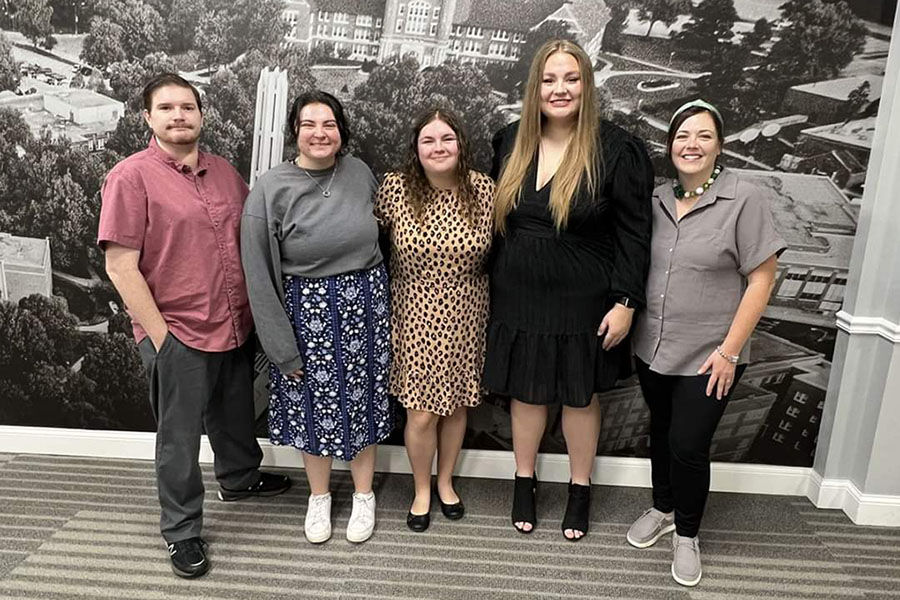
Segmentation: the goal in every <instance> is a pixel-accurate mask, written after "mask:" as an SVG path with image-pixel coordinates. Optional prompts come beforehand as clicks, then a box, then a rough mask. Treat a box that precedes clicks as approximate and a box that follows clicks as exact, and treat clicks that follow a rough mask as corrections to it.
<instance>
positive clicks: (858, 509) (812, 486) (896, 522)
mask: <svg viewBox="0 0 900 600" xmlns="http://www.w3.org/2000/svg"><path fill="white" fill-rule="evenodd" d="M154 439H155V434H154V433H152V432H135V431H97V430H84V429H61V428H55V427H13V426H6V425H0V452H7V453H23V454H53V455H59V456H91V457H99V458H126V459H142V460H153V453H154V447H155V444H154ZM259 443H260V446H261V447H262V449H263V465H265V466H270V467H283V468H297V467H300V466H302V460H301V455H300V453H299V452H297V451H296V450H295V449H293V448H286V447H284V446H273V445H272V444H271V443H270V442H269V441H268V440H264V439H261V440H259ZM212 460H213V453H212V448H211V447H210V445H209V440H207V438H206V436H204V437H203V439H202V442H201V445H200V462H203V463H211V462H212ZM335 468H336V469H341V470H343V469H346V468H347V465H346V463H342V462H339V461H338V462H335ZM375 468H376V470H377V471H379V472H385V473H409V472H410V469H409V461H408V460H407V458H406V450H405V449H404V448H403V447H400V446H381V447H379V449H378V458H377V460H376V466H375ZM537 470H538V473H539V474H540V478H541V480H542V481H553V482H563V483H564V482H566V481H568V480H569V462H568V458H567V457H566V456H565V455H560V454H541V455H540V456H539V457H538V465H537ZM457 472H458V474H459V475H460V476H462V477H481V478H489V479H511V478H512V476H513V473H514V472H515V461H514V460H513V455H512V452H505V451H492V450H463V451H462V454H461V455H460V459H459V465H458V468H457ZM592 478H593V482H594V483H596V484H599V485H615V486H625V487H650V461H649V460H647V459H645V458H623V457H616V456H601V457H598V458H597V461H596V463H595V465H594V472H593V475H592ZM711 489H712V490H713V491H716V492H736V493H744V494H776V495H785V496H806V497H808V498H809V499H810V500H811V501H812V502H813V504H815V505H816V506H818V507H819V508H837V509H841V510H843V511H844V512H845V513H847V515H848V516H849V517H850V518H851V519H852V520H853V522H854V523H857V524H860V525H888V526H900V496H879V495H875V494H863V493H861V492H860V491H859V489H858V488H857V487H856V486H855V485H854V484H853V483H852V482H850V481H845V480H824V481H823V480H822V478H821V476H820V475H819V474H818V473H816V472H815V471H813V470H812V469H810V468H806V467H782V466H778V465H758V464H743V463H713V465H712V481H711Z"/></svg>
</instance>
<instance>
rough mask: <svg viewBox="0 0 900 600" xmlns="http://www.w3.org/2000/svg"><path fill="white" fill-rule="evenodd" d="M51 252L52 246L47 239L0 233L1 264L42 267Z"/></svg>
mask: <svg viewBox="0 0 900 600" xmlns="http://www.w3.org/2000/svg"><path fill="white" fill-rule="evenodd" d="M49 252H50V245H49V244H48V243H47V240H45V239H42V238H30V237H21V236H18V235H12V234H9V233H0V262H5V263H12V264H19V265H34V266H38V267H41V266H43V265H44V264H45V263H46V261H47V259H48V258H49Z"/></svg>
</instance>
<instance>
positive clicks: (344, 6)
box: [284, 0, 610, 67]
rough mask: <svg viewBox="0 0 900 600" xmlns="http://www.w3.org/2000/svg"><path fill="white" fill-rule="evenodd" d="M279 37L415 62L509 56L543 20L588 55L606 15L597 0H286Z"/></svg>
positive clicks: (354, 54) (508, 59) (350, 54)
mask: <svg viewBox="0 0 900 600" xmlns="http://www.w3.org/2000/svg"><path fill="white" fill-rule="evenodd" d="M284 18H285V20H286V21H287V22H288V23H289V24H290V31H289V33H288V36H287V39H288V41H289V42H291V43H295V44H300V45H303V46H305V47H306V48H307V49H309V50H312V49H313V48H316V47H319V46H321V45H323V44H329V45H330V47H331V49H332V51H333V52H334V53H335V54H336V55H338V56H346V57H347V58H350V59H360V60H362V59H376V60H378V61H379V62H381V61H383V60H385V59H387V58H389V57H391V56H406V55H413V56H415V57H416V59H417V60H418V61H419V64H420V65H422V66H423V67H428V66H432V65H438V64H441V63H444V62H446V61H448V60H456V61H459V62H464V63H465V62H473V63H480V64H486V63H491V62H494V63H512V62H514V61H516V60H517V59H518V58H519V54H520V49H521V46H522V44H524V43H525V34H526V33H528V31H530V30H532V29H535V28H537V27H538V26H540V25H541V24H542V23H544V22H546V21H561V22H565V23H567V24H568V25H569V30H570V31H572V32H573V33H574V34H575V35H576V37H577V39H578V41H579V43H581V45H582V46H584V48H585V49H586V50H587V51H588V53H589V54H591V55H596V53H597V52H598V51H599V50H600V46H601V41H602V39H603V32H604V30H605V29H606V25H607V23H609V19H610V15H609V9H608V8H607V6H606V4H605V2H603V0H506V1H504V2H497V1H495V0H288V1H287V2H286V3H285V8H284Z"/></svg>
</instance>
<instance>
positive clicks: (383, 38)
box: [0, 0, 897, 465]
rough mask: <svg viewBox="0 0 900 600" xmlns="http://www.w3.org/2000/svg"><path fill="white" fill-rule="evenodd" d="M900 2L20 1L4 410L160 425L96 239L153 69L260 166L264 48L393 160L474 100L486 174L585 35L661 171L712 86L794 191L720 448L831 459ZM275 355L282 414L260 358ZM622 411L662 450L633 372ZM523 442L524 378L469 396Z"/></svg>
mask: <svg viewBox="0 0 900 600" xmlns="http://www.w3.org/2000/svg"><path fill="white" fill-rule="evenodd" d="M896 4H897V3H896V0H885V1H883V2H882V1H868V0H787V1H785V0H700V1H694V2H692V1H691V0H74V1H73V0H5V1H0V28H2V30H3V32H2V34H0V90H2V91H0V424H7V425H35V426H38V425H39V426H57V427H74V428H89V429H119V430H153V429H154V426H153V421H152V415H151V414H150V411H149V407H148V406H147V401H146V383H145V380H144V376H143V374H142V372H141V366H140V360H139V358H138V356H137V353H136V351H135V348H134V344H133V340H132V339H131V334H130V323H129V318H128V315H127V313H126V312H125V311H124V310H123V305H122V302H121V299H120V298H119V297H118V296H117V294H116V293H115V291H114V290H113V288H112V286H111V284H110V283H109V281H108V279H107V277H106V275H105V273H104V269H103V257H102V253H101V252H100V251H99V250H98V248H97V247H96V245H95V235H96V228H97V218H98V213H99V206H100V199H99V188H100V185H101V183H102V178H103V176H104V174H105V172H106V171H107V170H108V169H109V168H110V167H111V166H112V165H113V164H115V162H116V161H118V160H120V159H121V158H122V157H124V156H127V155H129V154H131V153H132V152H135V151H137V150H140V149H142V148H144V147H145V146H146V143H147V140H148V132H147V129H146V125H145V124H144V122H143V118H142V115H141V112H140V109H141V100H140V97H139V96H140V89H141V86H142V83H143V82H144V81H145V80H146V79H148V77H149V76H151V75H152V74H154V73H157V72H162V71H178V72H180V73H181V74H182V75H184V76H185V77H186V78H188V79H189V80H191V81H192V82H193V83H194V84H195V85H196V86H197V87H198V88H200V89H201V90H202V93H203V95H204V104H205V126H204V138H203V145H204V147H205V148H206V149H207V150H209V151H212V152H215V153H217V154H220V155H222V156H224V157H226V158H227V159H228V160H230V161H231V162H232V163H233V164H235V165H236V166H237V167H238V169H239V170H240V171H241V172H242V173H243V174H244V175H245V176H246V175H248V173H249V168H250V162H251V152H252V129H253V120H254V112H255V101H256V100H255V99H256V84H257V80H258V76H259V72H260V70H261V69H262V68H264V67H279V68H281V69H284V70H286V71H287V73H288V76H289V82H290V92H291V95H294V94H296V93H298V92H299V91H300V90H304V89H309V88H313V87H317V88H321V89H325V90H327V91H329V92H332V93H334V94H336V95H337V96H338V97H340V98H341V99H342V100H343V101H344V102H345V104H346V106H347V107H348V113H349V115H350V119H351V126H352V130H353V136H354V137H353V140H352V143H351V150H352V152H353V153H354V154H356V155H357V156H359V157H361V158H363V159H364V160H365V161H366V162H367V163H368V164H369V165H370V166H371V167H372V169H373V170H374V171H375V172H376V173H377V174H378V175H379V176H381V175H383V174H384V173H385V172H387V171H389V170H391V169H392V168H394V167H396V166H397V165H398V164H399V161H400V159H401V156H400V153H401V152H402V148H403V139H404V136H405V133H406V129H407V127H408V125H409V123H408V120H409V116H410V115H411V114H415V112H416V111H417V109H419V108H421V107H424V106H425V105H429V104H434V103H437V104H443V105H447V106H450V107H452V108H454V109H455V110H456V111H457V112H459V113H461V114H464V115H465V117H466V123H467V127H468V130H469V135H470V139H471V140H472V143H473V144H474V147H475V155H476V159H477V164H478V167H479V168H481V169H486V168H487V165H488V164H489V160H490V145H489V141H490V136H491V134H492V133H493V132H494V131H496V130H497V129H498V128H499V127H501V126H502V125H503V124H504V123H506V122H509V121H511V120H514V119H515V118H517V115H518V112H519V110H520V106H521V104H520V100H521V93H522V84H523V80H524V79H525V77H526V75H527V69H528V65H529V62H530V58H531V56H532V54H533V52H534V50H535V49H536V48H537V47H538V46H539V45H540V44H541V43H542V42H543V41H545V40H547V39H550V38H554V37H566V38H570V39H574V40H577V41H578V42H579V43H580V44H581V45H582V46H583V47H584V48H585V49H586V50H587V51H588V53H589V54H590V56H591V57H592V59H593V61H594V71H595V78H596V83H597V86H598V89H599V91H600V94H599V97H600V100H599V101H600V103H601V105H602V106H601V109H602V111H603V113H604V114H605V116H606V117H607V118H609V119H612V120H613V121H615V122H617V123H619V124H620V125H622V126H624V127H626V128H627V129H629V130H631V131H632V132H634V133H635V134H637V135H639V136H640V137H641V138H643V139H644V140H646V143H647V146H648V148H649V150H650V152H651V154H652V156H653V160H654V164H655V167H656V170H657V177H658V180H659V181H662V180H663V179H664V178H665V177H668V176H671V173H669V171H668V166H667V164H666V163H667V161H666V160H665V158H664V156H663V145H664V139H665V129H666V126H667V122H668V116H669V115H670V114H671V112H672V110H673V109H674V108H675V107H676V106H677V105H679V104H680V103H682V102H684V101H685V100H687V99H693V98H695V97H698V96H702V97H704V98H706V99H707V100H709V101H711V102H713V103H715V104H717V105H718V106H719V107H721V108H722V110H723V112H724V114H725V121H726V128H727V132H726V133H727V139H726V150H725V154H724V157H723V159H722V160H723V162H724V163H725V164H727V165H728V166H730V167H733V168H736V169H740V170H742V172H743V173H744V174H745V175H746V176H747V177H749V178H750V179H752V180H754V181H755V182H756V183H758V184H759V185H763V186H766V187H770V188H773V191H774V192H775V197H776V198H777V203H776V205H775V206H774V210H775V215H776V222H777V227H778V229H779V230H780V232H781V234H782V235H783V236H784V237H785V238H786V239H787V241H788V243H789V249H788V250H787V251H786V252H785V253H784V255H783V256H782V257H781V260H780V261H779V273H778V279H777V286H776V290H775V292H774V294H773V297H772V301H771V303H770V306H769V307H768V309H767V311H766V314H765V317H764V319H763V321H762V322H761V324H760V325H759V327H758V330H757V332H756V333H755V334H754V336H753V341H752V345H753V357H752V362H751V364H750V366H749V368H748V369H747V372H746V374H745V375H744V377H743V379H742V381H741V383H740V385H739V387H738V388H737V390H736V392H735V394H734V397H733V399H732V400H731V402H730V403H729V406H728V409H727V410H726V412H725V416H724V418H723V419H722V423H721V425H720V427H719V430H718V432H717V434H716V436H715V440H714V443H713V449H712V455H713V459H714V460H719V461H741V462H760V463H768V464H783V465H809V464H811V461H812V456H813V453H814V451H815V446H816V437H817V434H818V428H819V419H820V417H821V414H822V408H823V403H824V400H825V391H826V386H827V382H828V376H829V372H830V369H831V357H832V352H833V348H834V343H835V336H836V328H835V315H836V313H837V311H839V310H840V308H841V303H842V300H843V296H844V289H845V287H846V285H847V277H848V269H849V264H850V251H851V247H852V243H853V238H854V235H855V232H856V224H857V220H858V215H859V210H860V203H861V199H862V195H863V186H864V184H865V176H866V166H867V163H868V159H869V154H870V151H871V147H872V139H873V131H874V126H875V119H876V116H877V112H878V106H879V98H880V94H881V86H882V81H883V78H884V74H885V68H886V62H887V55H888V48H889V45H890V32H891V26H892V23H893V16H894V13H895V12H896ZM813 23H815V27H813V26H812V24H813ZM286 156H292V154H291V150H290V149H286ZM257 370H258V373H260V376H259V377H258V380H257V406H258V409H259V411H260V414H262V412H263V411H264V410H265V401H266V395H267V392H266V389H265V385H266V382H267V377H266V375H265V358H264V357H263V356H262V355H259V356H258V360H257ZM603 406H604V415H603V416H604V423H603V431H602V434H601V441H600V447H599V449H598V452H599V453H600V454H604V455H615V456H646V455H647V450H648V448H647V444H648V437H647V433H648V431H647V430H648V417H649V415H648V412H647V409H646V407H645V406H644V402H643V400H642V398H641V395H640V391H639V389H638V386H637V382H636V380H634V379H629V380H625V381H622V382H620V384H619V386H618V387H617V388H616V389H614V390H611V391H609V392H607V393H605V394H604V395H603ZM263 423H264V419H260V424H261V427H262V424H263ZM550 423H551V427H549V428H548V432H547V435H546V437H545V439H544V442H543V447H542V450H543V451H545V452H564V451H565V447H564V442H563V439H562V435H561V431H560V429H559V427H560V425H559V419H558V415H552V416H551V421H550ZM260 434H261V435H265V433H264V429H261V430H260ZM510 440H511V433H510V426H509V415H508V404H507V402H506V401H505V400H504V399H502V398H493V397H490V398H488V399H487V400H486V402H485V404H484V405H483V406H482V407H480V408H479V409H477V410H474V411H472V413H471V416H470V425H469V432H468V435H467V440H466V445H467V447H470V448H479V449H498V450H508V449H510V448H511V441H510ZM394 442H396V443H402V439H401V438H400V437H399V434H398V435H397V436H395V438H394Z"/></svg>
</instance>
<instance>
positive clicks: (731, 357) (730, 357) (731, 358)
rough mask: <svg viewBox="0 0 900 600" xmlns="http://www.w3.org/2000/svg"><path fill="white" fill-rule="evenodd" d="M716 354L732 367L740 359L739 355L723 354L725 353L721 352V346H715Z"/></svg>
mask: <svg viewBox="0 0 900 600" xmlns="http://www.w3.org/2000/svg"><path fill="white" fill-rule="evenodd" d="M716 352H718V353H719V356H721V357H722V358H724V359H725V360H727V361H728V362H730V363H731V364H733V365H736V364H737V362H738V361H739V360H740V359H741V356H740V355H739V354H725V351H724V350H722V346H716Z"/></svg>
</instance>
